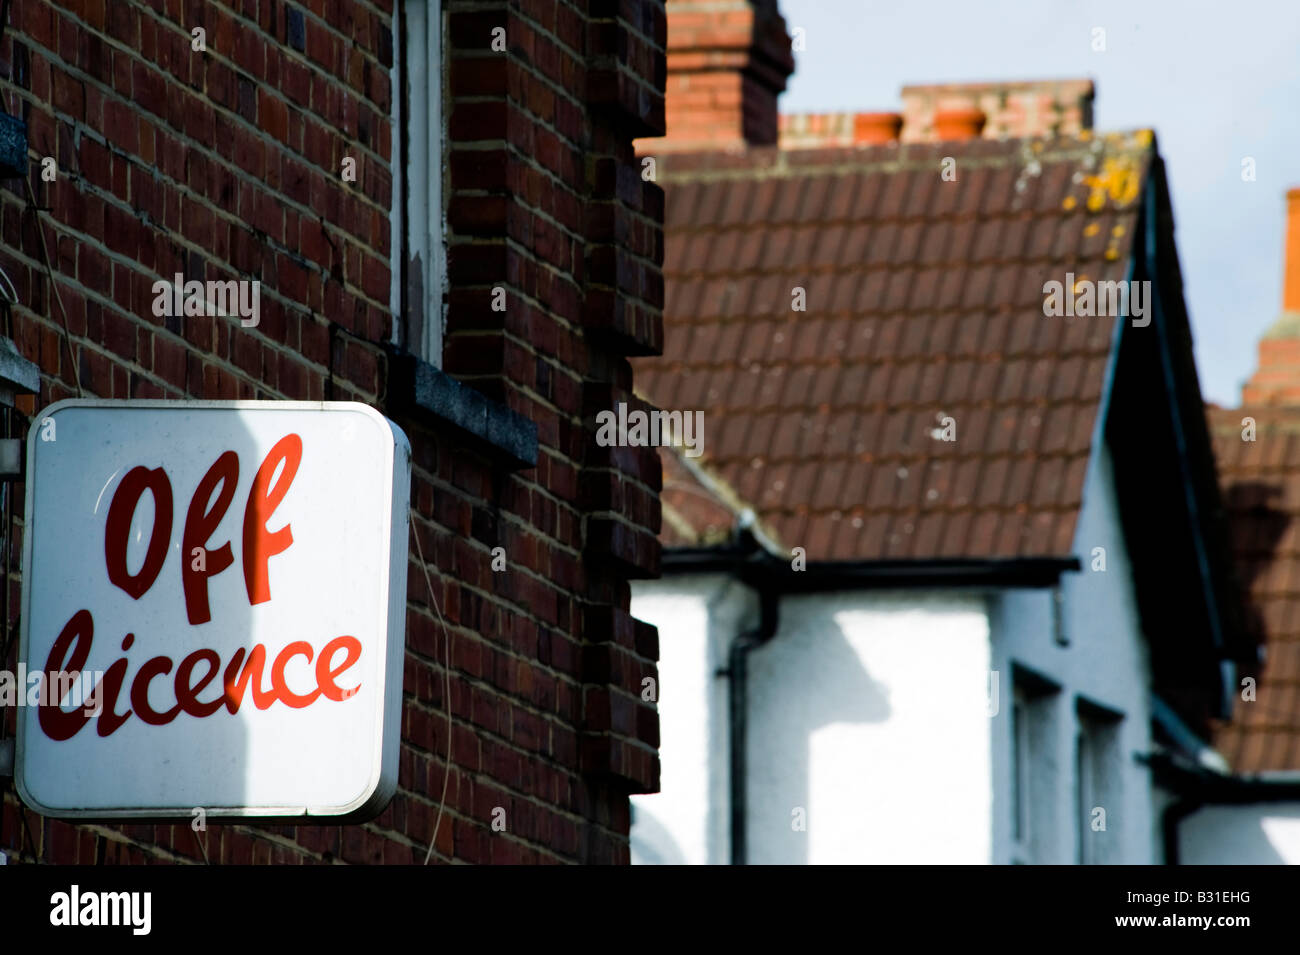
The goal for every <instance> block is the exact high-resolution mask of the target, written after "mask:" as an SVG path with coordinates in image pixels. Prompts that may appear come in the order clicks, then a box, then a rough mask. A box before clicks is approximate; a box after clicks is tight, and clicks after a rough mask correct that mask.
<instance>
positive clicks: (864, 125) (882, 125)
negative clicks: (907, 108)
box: [853, 113, 903, 144]
mask: <svg viewBox="0 0 1300 955" xmlns="http://www.w3.org/2000/svg"><path fill="white" fill-rule="evenodd" d="M902 129H903V114H902V113H858V114H857V115H856V116H854V117H853V141H854V142H855V143H863V144H869V143H893V142H897V141H898V134H899V133H900V132H901V131H902Z"/></svg>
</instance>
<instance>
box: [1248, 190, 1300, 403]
mask: <svg viewBox="0 0 1300 955" xmlns="http://www.w3.org/2000/svg"><path fill="white" fill-rule="evenodd" d="M1283 263H1284V264H1283V272H1282V314H1281V315H1279V316H1278V319H1277V321H1276V322H1274V323H1273V325H1272V327H1271V328H1269V330H1268V331H1267V332H1265V333H1264V337H1263V339H1261V341H1260V343H1259V370H1258V371H1256V372H1255V374H1254V375H1253V376H1252V377H1251V379H1250V381H1248V382H1246V385H1245V387H1244V388H1242V391H1241V400H1242V403H1243V404H1247V405H1300V188H1298V189H1292V190H1291V191H1289V192H1288V193H1287V194H1286V255H1285V258H1284V259H1283Z"/></svg>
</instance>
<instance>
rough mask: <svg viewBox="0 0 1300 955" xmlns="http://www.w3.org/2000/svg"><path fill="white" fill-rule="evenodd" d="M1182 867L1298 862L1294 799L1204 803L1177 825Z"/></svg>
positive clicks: (1299, 806) (1299, 820)
mask: <svg viewBox="0 0 1300 955" xmlns="http://www.w3.org/2000/svg"><path fill="white" fill-rule="evenodd" d="M1178 861H1179V862H1180V863H1181V864H1183V865H1300V803H1295V802H1288V803H1250V804H1247V805H1240V806H1207V807H1206V808H1204V809H1199V810H1197V811H1196V812H1194V813H1192V814H1191V815H1190V816H1187V817H1186V818H1184V819H1183V820H1182V822H1181V823H1180V824H1179V827H1178Z"/></svg>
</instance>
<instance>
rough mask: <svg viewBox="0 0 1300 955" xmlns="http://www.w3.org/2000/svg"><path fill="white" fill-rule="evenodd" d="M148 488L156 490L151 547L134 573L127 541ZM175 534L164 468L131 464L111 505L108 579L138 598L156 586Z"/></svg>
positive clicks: (106, 532) (107, 531) (106, 556)
mask: <svg viewBox="0 0 1300 955" xmlns="http://www.w3.org/2000/svg"><path fill="white" fill-rule="evenodd" d="M145 491H152V492H153V501H154V514H153V530H152V532H151V533H150V535H149V550H148V552H147V553H146V554H145V557H144V566H143V567H141V568H140V573H138V574H137V575H136V576H134V577H132V576H131V572H130V571H129V570H127V566H126V545H127V541H128V538H129V537H130V534H131V518H133V517H134V516H135V510H136V508H137V507H138V506H139V504H140V498H141V497H143V496H144V492H145ZM171 536H172V485H171V482H170V481H168V480H167V472H166V471H164V470H163V469H162V468H154V469H153V470H152V471H150V470H149V469H148V468H145V467H139V468H132V469H131V470H130V471H127V472H126V477H124V478H122V483H121V484H119V485H118V486H117V491H116V492H115V493H114V494H113V503H112V504H110V505H109V507H108V526H107V527H106V528H105V530H104V561H105V562H106V563H107V564H108V579H109V580H110V581H112V582H113V583H114V584H116V585H117V586H118V587H120V588H122V589H123V590H125V591H126V592H127V593H128V594H130V595H131V596H132V597H134V598H135V599H136V600H139V599H140V597H141V596H143V594H144V592H145V591H146V590H148V589H149V588H150V587H152V586H153V582H154V581H155V580H157V579H158V572H159V571H160V570H162V566H163V561H164V560H166V559H167V542H168V541H169V540H171Z"/></svg>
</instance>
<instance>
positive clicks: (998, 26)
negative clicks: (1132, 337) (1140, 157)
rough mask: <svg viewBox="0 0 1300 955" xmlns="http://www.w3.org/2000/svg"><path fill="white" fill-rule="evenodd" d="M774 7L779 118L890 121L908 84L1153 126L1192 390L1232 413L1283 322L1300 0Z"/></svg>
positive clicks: (811, 2)
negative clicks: (1059, 97)
mask: <svg viewBox="0 0 1300 955" xmlns="http://www.w3.org/2000/svg"><path fill="white" fill-rule="evenodd" d="M779 3H780V8H781V12H782V13H783V14H784V15H785V18H786V24H787V26H788V27H789V28H790V29H791V30H793V29H794V28H795V27H803V29H804V30H805V37H806V40H805V42H806V49H805V50H804V51H803V52H798V53H796V54H795V58H796V61H797V67H796V70H795V75H794V76H793V77H791V80H790V85H789V87H788V88H787V90H786V92H785V94H784V95H783V96H782V97H781V110H782V111H783V112H832V111H840V110H898V109H900V108H901V101H900V99H899V95H898V94H899V91H900V89H901V88H902V87H903V86H904V85H905V84H908V83H940V82H960V81H978V80H1002V79H1007V80H1010V79H1049V78H1058V77H1083V76H1086V77H1090V78H1091V79H1092V80H1093V81H1094V82H1095V84H1096V89H1097V98H1096V101H1095V104H1094V106H1095V108H1094V119H1095V125H1096V127H1097V128H1098V129H1100V130H1119V129H1136V128H1141V127H1147V128H1151V129H1154V130H1155V132H1156V137H1157V142H1158V144H1159V148H1160V153H1161V155H1162V156H1163V157H1164V160H1165V165H1166V167H1167V169H1168V173H1169V182H1170V188H1171V189H1172V192H1173V203H1174V222H1175V227H1176V229H1177V242H1178V250H1179V256H1180V259H1181V262H1182V269H1183V281H1184V292H1185V295H1186V298H1187V302H1188V308H1189V310H1190V312H1191V316H1192V327H1193V332H1194V334H1195V338H1196V360H1197V368H1198V370H1199V372H1200V376H1201V388H1202V391H1203V392H1204V394H1205V397H1206V400H1209V401H1216V402H1218V403H1219V404H1225V405H1228V406H1233V405H1236V404H1237V403H1238V402H1239V399H1240V395H1241V384H1242V382H1244V381H1245V380H1246V379H1247V378H1248V377H1250V375H1251V373H1252V372H1253V371H1254V370H1255V365H1256V351H1255V347H1256V344H1257V342H1258V340H1259V337H1260V334H1261V333H1262V332H1263V331H1264V329H1266V328H1267V327H1268V326H1269V325H1270V324H1271V323H1272V322H1273V320H1274V319H1275V318H1276V317H1277V315H1278V313H1279V311H1280V309H1281V297H1282V249H1283V237H1282V232H1283V223H1284V219H1285V206H1284V198H1283V196H1284V193H1285V191H1286V190H1287V189H1288V188H1290V187H1293V186H1300V0H1257V2H1243V3H1225V2H1222V0H1218V2H1209V0H1070V2H1066V0H979V2H977V3H971V2H969V0H888V2H882V0H779ZM1094 27H1102V28H1103V29H1104V30H1105V31H1106V50H1105V52H1101V53H1098V52H1094V51H1093V49H1092V37H1093V28H1094ZM1246 156H1251V157H1253V158H1254V159H1255V163H1256V181H1254V182H1243V181H1242V178H1241V166H1242V159H1243V157H1246Z"/></svg>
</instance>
